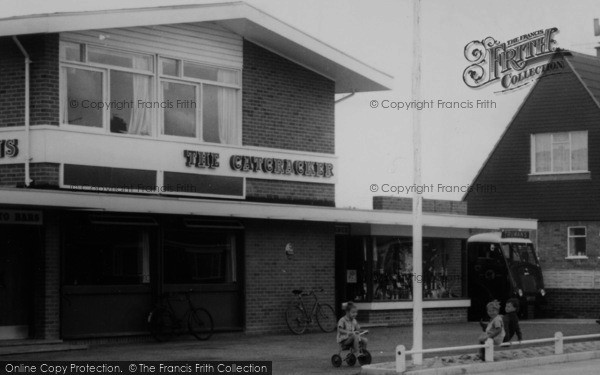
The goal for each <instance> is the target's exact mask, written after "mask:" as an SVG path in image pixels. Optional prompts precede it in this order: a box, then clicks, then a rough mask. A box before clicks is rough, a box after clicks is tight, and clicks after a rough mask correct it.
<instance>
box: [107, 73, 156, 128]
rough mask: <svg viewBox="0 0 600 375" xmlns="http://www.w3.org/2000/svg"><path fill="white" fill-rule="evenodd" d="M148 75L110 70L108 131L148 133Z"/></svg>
mask: <svg viewBox="0 0 600 375" xmlns="http://www.w3.org/2000/svg"><path fill="white" fill-rule="evenodd" d="M150 89H151V80H150V77H148V76H144V75H141V74H132V73H127V72H119V71H114V70H113V71H111V72H110V100H111V109H110V131H111V132H113V133H125V134H138V135H150V134H151V128H152V110H151V108H150V107H149V106H148V105H149V103H150V98H151V96H150V95H151V94H150Z"/></svg>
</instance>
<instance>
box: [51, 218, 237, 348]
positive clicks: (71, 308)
mask: <svg viewBox="0 0 600 375" xmlns="http://www.w3.org/2000/svg"><path fill="white" fill-rule="evenodd" d="M61 224H62V225H61V227H62V233H61V235H62V237H63V249H62V258H63V270H64V271H63V272H62V276H61V311H62V314H61V336H62V337H63V338H83V337H99V336H114V335H132V334H146V333H147V325H146V321H147V314H148V312H149V311H150V310H151V309H152V306H153V304H154V303H156V302H157V301H158V299H159V298H161V296H163V294H165V293H171V294H173V295H175V296H177V295H178V293H183V292H190V293H191V298H192V301H193V303H194V304H196V305H198V306H202V307H204V308H206V309H207V310H208V311H209V312H210V313H211V314H212V316H213V317H214V323H215V329H216V330H228V331H231V330H240V329H242V327H243V321H242V312H243V298H242V294H241V292H242V283H241V282H240V280H242V278H241V271H242V269H243V267H242V265H243V261H242V260H243V258H242V257H243V252H242V249H243V246H242V241H243V226H242V225H241V224H240V223H239V222H238V221H231V220H204V219H201V218H189V217H181V216H150V215H123V214H97V213H84V214H82V213H77V214H74V213H69V212H64V213H62V214H61ZM238 265H239V266H238ZM180 296H181V295H180ZM186 303H187V301H185V300H183V299H179V298H175V299H174V301H173V306H174V308H175V309H176V310H179V309H181V311H178V312H179V313H180V314H181V315H183V313H184V310H183V309H184V308H185V307H187V305H186Z"/></svg>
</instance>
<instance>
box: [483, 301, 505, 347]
mask: <svg viewBox="0 0 600 375" xmlns="http://www.w3.org/2000/svg"><path fill="white" fill-rule="evenodd" d="M487 314H488V315H489V317H490V322H489V323H488V324H487V327H486V329H485V333H483V334H481V336H479V343H480V344H485V342H486V340H487V339H488V338H490V339H492V340H494V345H500V344H502V340H504V336H505V335H506V333H505V332H504V323H503V322H502V315H500V303H499V302H498V301H492V302H490V303H488V304H487ZM479 356H480V357H481V359H484V358H485V349H484V348H481V349H480V350H479Z"/></svg>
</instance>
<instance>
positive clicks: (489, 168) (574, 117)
mask: <svg viewBox="0 0 600 375" xmlns="http://www.w3.org/2000/svg"><path fill="white" fill-rule="evenodd" d="M553 60H554V62H557V63H559V64H560V65H561V66H563V68H562V69H560V70H558V71H554V72H552V73H553V74H548V75H544V76H542V78H541V79H539V80H538V81H537V82H536V83H535V86H534V87H533V88H532V89H531V91H530V92H529V94H528V96H527V98H526V99H525V100H524V101H523V103H522V104H521V106H520V108H519V109H518V111H517V113H516V114H515V115H514V117H513V119H512V120H511V122H510V123H509V124H508V126H507V128H506V130H505V132H504V134H503V135H502V137H501V138H500V140H499V141H498V143H497V144H496V146H495V147H494V149H493V151H492V152H491V153H490V155H489V157H488V159H487V160H486V161H485V163H484V164H483V166H482V167H481V169H480V171H479V173H478V174H477V176H476V177H475V179H474V181H473V184H474V185H476V184H490V185H489V186H494V187H495V191H494V193H493V194H477V193H467V194H466V196H465V198H464V199H465V200H466V201H467V202H468V213H469V214H474V215H482V214H485V215H494V216H512V217H521V218H536V219H538V220H539V224H538V236H537V249H538V252H539V257H540V263H541V266H542V270H543V274H544V282H545V285H546V288H547V300H548V306H547V313H548V314H549V316H555V317H586V318H597V316H598V314H599V313H600V298H599V297H600V271H599V268H598V266H599V264H600V263H599V261H600V249H599V247H598V244H599V241H600V240H599V239H600V199H599V195H598V190H599V189H600V179H599V178H598V173H600V164H598V160H600V154H598V152H599V151H600V150H599V147H597V146H598V145H600V130H599V128H598V123H599V122H600V107H599V105H600V104H599V103H600V91H599V87H600V86H599V84H600V58H598V57H595V56H588V55H584V54H579V53H574V52H573V53H569V52H558V53H557V54H556V55H554V56H553ZM557 66H558V65H557Z"/></svg>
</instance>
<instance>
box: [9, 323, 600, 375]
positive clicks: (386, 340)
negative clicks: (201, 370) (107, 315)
mask: <svg viewBox="0 0 600 375" xmlns="http://www.w3.org/2000/svg"><path fill="white" fill-rule="evenodd" d="M521 330H522V331H523V336H524V337H523V339H524V340H528V339H535V338H547V337H553V336H554V333H555V332H557V331H561V332H562V333H563V335H564V336H572V335H583V334H592V333H600V325H598V324H596V323H595V322H594V320H577V321H572V320H535V321H533V320H532V321H521ZM369 331H370V332H369V334H368V337H369V351H370V352H371V354H372V356H373V363H381V362H392V361H394V359H395V355H394V350H395V347H396V345H399V344H403V345H405V346H406V347H408V348H410V347H411V346H412V327H371V328H369ZM480 332H481V328H480V327H479V324H478V323H477V322H468V323H456V324H444V325H425V326H424V330H423V347H424V348H437V347H447V346H460V345H471V344H475V343H476V342H477V337H478V336H479V334H480ZM594 345H595V344H594ZM540 347H541V346H540ZM337 350H338V345H337V344H336V342H335V333H322V332H320V331H319V330H318V328H317V327H311V329H310V331H309V332H308V333H306V334H304V335H300V336H296V335H292V334H281V335H245V334H243V333H221V334H215V335H214V336H213V337H212V338H211V339H210V340H208V341H196V340H194V339H191V338H188V337H187V336H182V337H181V338H180V339H178V340H176V341H171V342H168V343H156V342H152V341H145V342H138V343H109V344H93V343H91V344H89V348H88V349H87V350H78V351H64V352H52V353H49V352H46V353H28V354H14V355H7V356H2V357H0V360H2V361H7V360H10V361H13V360H21V361H24V360H40V361H42V360H43V361H60V360H79V361H91V360H96V361H97V360H122V361H133V360H135V361H151V360H152V361H157V360H158V361H168V360H173V361H208V360H215V361H217V360H221V361H225V360H226V361H232V360H235V361H243V360H252V361H259V360H264V361H273V373H274V374H340V375H341V374H344V375H345V374H358V373H360V367H359V366H358V365H356V366H355V367H349V366H347V365H346V364H345V363H344V364H343V365H342V367H340V368H333V367H332V366H331V362H330V359H331V356H332V355H333V354H335V353H336V352H337ZM523 350H528V349H523ZM536 350H537V349H536ZM566 351H567V344H565V352H566ZM473 354H475V353H474V352H473V351H464V352H452V353H439V354H436V355H430V356H427V355H426V356H425V358H426V361H434V362H436V361H437V362H442V360H441V358H443V357H444V356H454V357H459V356H461V355H469V356H470V355H473ZM496 355H497V356H498V355H504V354H502V351H499V352H497V353H496ZM499 358H500V357H499ZM580 365H581V363H580ZM569 368H570V367H569ZM511 372H515V371H514V370H512V371H511ZM516 372H517V373H521V371H520V370H517V371H516ZM582 374H583V373H581V374H578V375H582Z"/></svg>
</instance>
